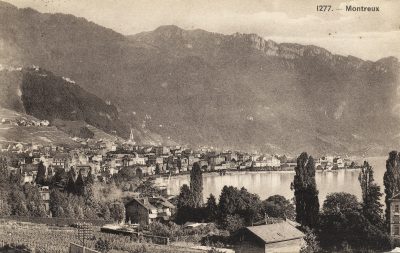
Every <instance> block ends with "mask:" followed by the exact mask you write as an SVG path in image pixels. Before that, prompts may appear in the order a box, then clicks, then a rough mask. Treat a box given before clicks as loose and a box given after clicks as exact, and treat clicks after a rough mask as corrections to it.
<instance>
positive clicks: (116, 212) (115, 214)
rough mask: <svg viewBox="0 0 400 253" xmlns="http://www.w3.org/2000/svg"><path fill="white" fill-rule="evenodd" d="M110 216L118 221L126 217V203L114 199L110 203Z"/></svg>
mask: <svg viewBox="0 0 400 253" xmlns="http://www.w3.org/2000/svg"><path fill="white" fill-rule="evenodd" d="M109 208H110V217H111V218H112V219H113V220H114V221H117V222H122V221H124V219H125V205H124V204H123V203H122V202H119V201H114V202H112V203H110V206H109Z"/></svg>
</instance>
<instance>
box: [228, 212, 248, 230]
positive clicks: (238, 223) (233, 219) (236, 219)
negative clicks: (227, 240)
mask: <svg viewBox="0 0 400 253" xmlns="http://www.w3.org/2000/svg"><path fill="white" fill-rule="evenodd" d="M223 226H224V228H225V229H226V230H228V231H229V232H235V231H237V230H239V229H241V228H243V227H244V226H245V221H244V219H243V218H242V217H241V216H240V215H239V214H235V215H231V214H228V215H227V216H226V218H225V220H224V225H223Z"/></svg>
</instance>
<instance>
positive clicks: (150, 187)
mask: <svg viewBox="0 0 400 253" xmlns="http://www.w3.org/2000/svg"><path fill="white" fill-rule="evenodd" d="M135 192H138V193H139V194H140V197H154V196H160V195H161V193H162V192H161V190H159V189H158V188H156V187H155V186H154V182H153V181H152V180H151V179H150V178H147V179H146V180H145V181H143V182H142V183H140V185H139V186H138V187H136V189H135Z"/></svg>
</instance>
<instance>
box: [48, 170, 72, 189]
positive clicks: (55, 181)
mask: <svg viewBox="0 0 400 253" xmlns="http://www.w3.org/2000/svg"><path fill="white" fill-rule="evenodd" d="M68 178H69V177H68V174H67V173H65V170H64V169H62V168H57V169H55V173H54V176H53V177H52V178H51V185H52V186H53V187H61V188H64V187H66V185H67V180H68ZM66 188H67V187H66Z"/></svg>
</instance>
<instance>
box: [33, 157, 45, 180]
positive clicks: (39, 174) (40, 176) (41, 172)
mask: <svg viewBox="0 0 400 253" xmlns="http://www.w3.org/2000/svg"><path fill="white" fill-rule="evenodd" d="M35 182H36V184H38V185H44V184H45V182H46V168H45V167H44V165H43V162H42V161H40V162H39V164H38V171H37V175H36V178H35Z"/></svg>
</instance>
